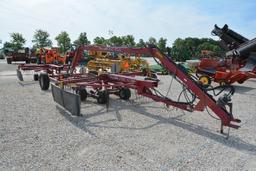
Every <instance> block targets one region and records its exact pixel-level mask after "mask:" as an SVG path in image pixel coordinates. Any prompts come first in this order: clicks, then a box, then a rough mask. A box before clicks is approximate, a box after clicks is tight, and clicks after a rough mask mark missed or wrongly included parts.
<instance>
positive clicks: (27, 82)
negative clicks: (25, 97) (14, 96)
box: [18, 81, 38, 87]
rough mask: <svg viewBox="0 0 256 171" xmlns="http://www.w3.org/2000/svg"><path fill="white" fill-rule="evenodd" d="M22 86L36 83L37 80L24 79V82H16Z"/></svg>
mask: <svg viewBox="0 0 256 171" xmlns="http://www.w3.org/2000/svg"><path fill="white" fill-rule="evenodd" d="M18 83H19V84H20V85H21V86H22V87H25V86H28V85H33V84H37V83H38V82H35V81H26V82H21V81H19V82H18Z"/></svg>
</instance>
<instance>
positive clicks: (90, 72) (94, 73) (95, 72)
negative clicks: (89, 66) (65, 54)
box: [89, 71, 99, 75]
mask: <svg viewBox="0 0 256 171" xmlns="http://www.w3.org/2000/svg"><path fill="white" fill-rule="evenodd" d="M89 74H93V75H98V74H99V73H98V72H97V71H89Z"/></svg>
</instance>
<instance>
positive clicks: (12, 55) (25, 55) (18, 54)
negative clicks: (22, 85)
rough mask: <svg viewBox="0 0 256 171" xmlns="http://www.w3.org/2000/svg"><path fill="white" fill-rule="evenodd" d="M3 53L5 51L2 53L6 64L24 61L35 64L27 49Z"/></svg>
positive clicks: (9, 50)
mask: <svg viewBox="0 0 256 171" xmlns="http://www.w3.org/2000/svg"><path fill="white" fill-rule="evenodd" d="M4 51H5V52H4V53H5V56H6V61H7V64H11V63H12V62H20V61H25V62H26V63H32V62H33V63H35V62H36V59H35V58H33V57H32V56H31V55H30V54H31V52H30V49H29V48H25V49H19V50H11V49H6V50H4Z"/></svg>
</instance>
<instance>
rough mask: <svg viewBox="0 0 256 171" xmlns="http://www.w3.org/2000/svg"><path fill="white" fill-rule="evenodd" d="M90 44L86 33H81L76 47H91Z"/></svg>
mask: <svg viewBox="0 0 256 171" xmlns="http://www.w3.org/2000/svg"><path fill="white" fill-rule="evenodd" d="M89 44H91V42H90V41H89V40H88V38H87V34H86V32H83V33H80V35H79V37H78V39H77V40H75V41H74V45H75V46H76V47H78V46H80V45H89Z"/></svg>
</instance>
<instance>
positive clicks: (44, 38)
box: [32, 29, 52, 48]
mask: <svg viewBox="0 0 256 171" xmlns="http://www.w3.org/2000/svg"><path fill="white" fill-rule="evenodd" d="M49 37H50V35H49V33H48V32H47V31H44V30H41V29H39V30H36V31H35V34H34V36H33V40H32V42H33V43H35V44H34V47H35V48H43V47H51V46H52V41H51V40H50V39H49Z"/></svg>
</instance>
